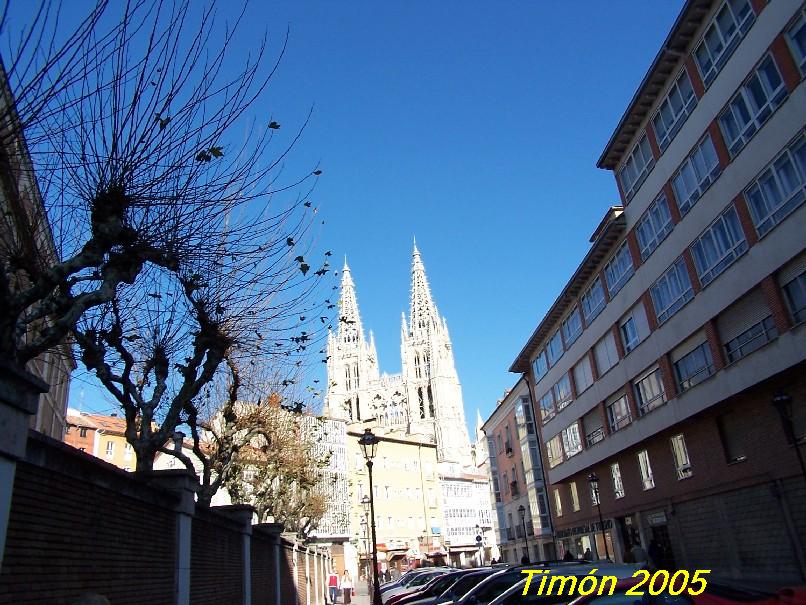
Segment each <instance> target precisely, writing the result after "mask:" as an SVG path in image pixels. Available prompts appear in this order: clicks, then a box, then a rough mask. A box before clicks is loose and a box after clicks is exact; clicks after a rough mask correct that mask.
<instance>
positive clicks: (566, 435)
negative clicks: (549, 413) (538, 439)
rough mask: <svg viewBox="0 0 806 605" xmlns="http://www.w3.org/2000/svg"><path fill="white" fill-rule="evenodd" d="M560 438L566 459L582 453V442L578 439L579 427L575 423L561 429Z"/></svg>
mask: <svg viewBox="0 0 806 605" xmlns="http://www.w3.org/2000/svg"><path fill="white" fill-rule="evenodd" d="M562 437H563V447H564V448H565V455H566V456H567V457H568V458H570V457H571V456H575V455H577V454H578V453H579V452H581V451H582V440H581V439H580V437H579V425H578V424H577V423H576V422H575V423H574V424H572V425H571V426H569V427H567V428H565V429H563V432H562Z"/></svg>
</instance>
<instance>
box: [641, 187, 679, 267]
mask: <svg viewBox="0 0 806 605" xmlns="http://www.w3.org/2000/svg"><path fill="white" fill-rule="evenodd" d="M664 214H665V216H664ZM673 228H674V221H672V213H671V212H670V211H669V200H668V199H666V194H665V193H663V192H661V193H660V195H658V197H656V198H655V201H654V202H652V205H651V206H650V207H649V208H648V209H647V211H646V212H645V213H644V215H643V216H642V217H641V220H640V221H638V224H637V225H636V226H635V238H636V239H637V240H638V249H639V250H640V252H641V260H642V261H645V260H646V259H648V258H649V256H650V254H652V253H653V252H654V251H655V248H657V247H658V246H659V245H660V243H661V242H662V241H663V240H665V239H666V236H667V235H669V234H670V233H671V232H672V229H673Z"/></svg>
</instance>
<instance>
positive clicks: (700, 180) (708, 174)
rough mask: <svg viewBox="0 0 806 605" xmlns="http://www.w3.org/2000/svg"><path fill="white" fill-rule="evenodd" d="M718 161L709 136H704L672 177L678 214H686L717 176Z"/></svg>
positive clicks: (718, 170)
mask: <svg viewBox="0 0 806 605" xmlns="http://www.w3.org/2000/svg"><path fill="white" fill-rule="evenodd" d="M719 172H720V168H719V159H718V158H717V155H716V150H715V149H714V144H713V142H712V141H711V137H710V135H705V138H703V140H702V141H700V142H699V143H698V144H697V145H696V146H695V147H694V149H693V150H692V151H691V154H689V156H688V157H687V158H686V159H685V160H683V163H682V164H681V165H680V170H678V171H677V172H676V173H675V175H674V176H673V177H672V188H673V189H674V193H675V196H676V197H677V207H678V208H679V209H680V214H686V212H688V211H689V210H691V207H692V206H694V204H696V203H697V200H699V199H700V197H701V196H702V194H703V193H705V190H706V189H708V186H709V185H710V184H711V183H713V182H714V181H715V180H716V177H717V176H719Z"/></svg>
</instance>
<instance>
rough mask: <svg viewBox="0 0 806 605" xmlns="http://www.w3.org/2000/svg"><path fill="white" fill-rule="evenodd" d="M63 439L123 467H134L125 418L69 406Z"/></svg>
mask: <svg viewBox="0 0 806 605" xmlns="http://www.w3.org/2000/svg"><path fill="white" fill-rule="evenodd" d="M64 442H65V443H67V444H68V445H72V446H73V447H75V448H77V449H80V450H81V451H82V452H87V453H88V454H92V455H93V456H95V457H96V458H100V459H101V460H104V461H105V462H109V463H110V464H114V465H115V466H117V467H119V468H122V469H123V470H125V471H133V470H135V468H136V467H137V457H136V456H135V455H134V448H132V446H131V445H130V444H129V442H128V441H126V419H125V418H119V417H117V416H108V415H105V414H85V413H82V412H79V411H78V410H74V409H72V408H69V409H68V410H67V430H66V431H65V435H64Z"/></svg>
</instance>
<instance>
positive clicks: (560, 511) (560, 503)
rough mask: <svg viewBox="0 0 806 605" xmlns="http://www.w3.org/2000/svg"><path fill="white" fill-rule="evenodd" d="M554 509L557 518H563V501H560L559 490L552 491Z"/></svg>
mask: <svg viewBox="0 0 806 605" xmlns="http://www.w3.org/2000/svg"><path fill="white" fill-rule="evenodd" d="M554 508H555V509H556V511H557V516H558V517H562V516H563V501H562V498H561V497H560V490H559V489H555V490H554Z"/></svg>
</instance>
